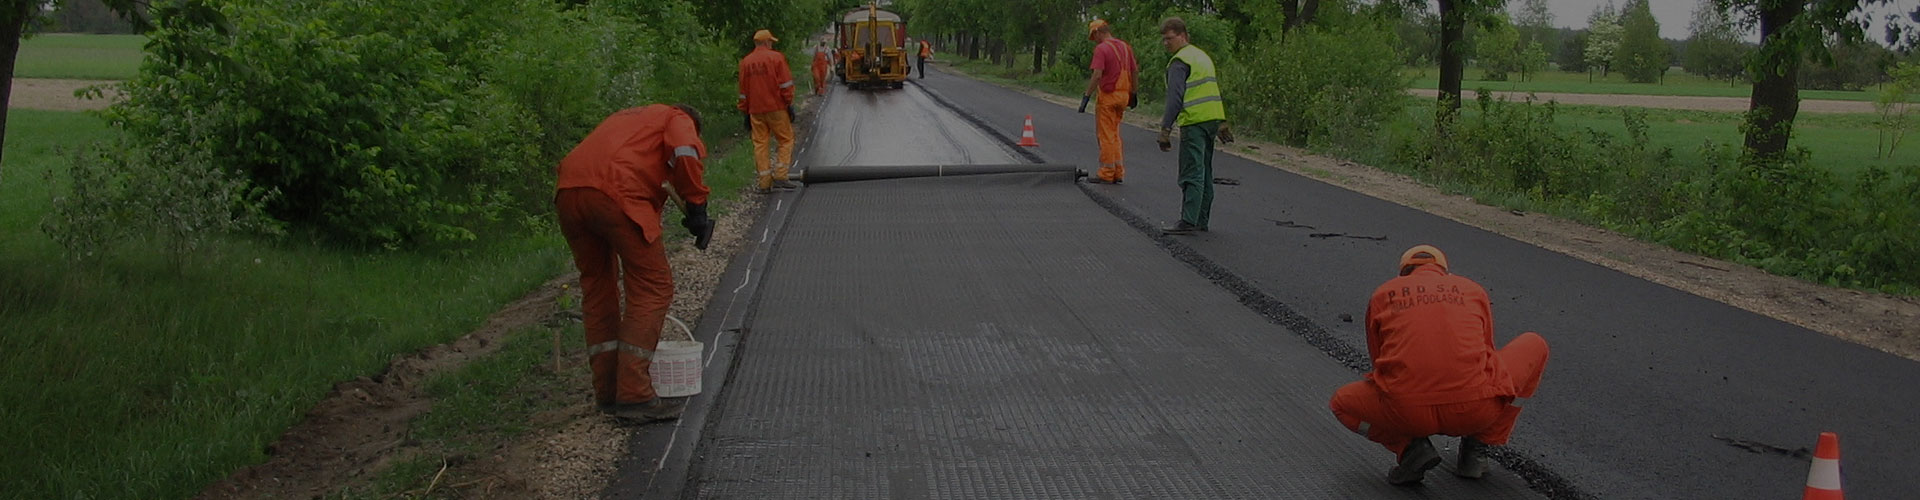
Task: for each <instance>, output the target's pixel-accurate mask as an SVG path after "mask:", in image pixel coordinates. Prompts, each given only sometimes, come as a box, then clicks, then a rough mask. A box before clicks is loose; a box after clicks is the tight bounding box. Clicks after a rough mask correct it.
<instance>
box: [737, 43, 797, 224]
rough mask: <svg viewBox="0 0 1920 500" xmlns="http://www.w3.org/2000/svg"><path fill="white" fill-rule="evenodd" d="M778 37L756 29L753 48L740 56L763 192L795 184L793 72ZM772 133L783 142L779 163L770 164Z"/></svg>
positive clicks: (743, 105)
mask: <svg viewBox="0 0 1920 500" xmlns="http://www.w3.org/2000/svg"><path fill="white" fill-rule="evenodd" d="M778 41H780V39H778V38H774V37H773V32H771V31H767V30H760V31H756V32H754V33H753V44H754V48H753V52H751V53H749V54H747V57H745V58H742V59H740V104H739V108H740V111H743V112H746V114H747V127H748V128H750V129H752V130H753V164H754V167H755V168H757V169H759V170H758V171H759V179H758V181H757V182H756V183H755V185H754V187H755V188H756V189H757V190H758V191H759V192H762V193H766V192H770V191H772V190H773V188H776V187H777V188H781V189H793V188H794V187H795V185H794V184H793V182H792V181H789V180H787V167H789V166H791V165H792V163H793V72H792V71H791V70H789V69H787V56H785V55H783V54H781V53H780V51H777V50H773V42H778ZM769 136H771V138H772V139H773V140H775V141H779V142H780V146H779V152H780V153H779V159H778V163H777V164H775V165H772V166H769V165H768V164H767V163H768V160H767V139H768V138H769Z"/></svg>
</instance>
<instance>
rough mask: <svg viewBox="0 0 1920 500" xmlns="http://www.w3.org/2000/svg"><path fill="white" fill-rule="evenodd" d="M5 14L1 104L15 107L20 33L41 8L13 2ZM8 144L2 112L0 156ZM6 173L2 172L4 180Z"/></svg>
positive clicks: (0, 16)
mask: <svg viewBox="0 0 1920 500" xmlns="http://www.w3.org/2000/svg"><path fill="white" fill-rule="evenodd" d="M5 8H6V9H7V10H6V12H5V13H0V38H4V39H3V40H0V77H4V79H0V103H6V104H7V105H8V108H9V109H11V108H12V105H13V63H14V61H15V60H17V59H18V58H19V57H20V31H21V30H23V29H26V26H27V20H28V19H29V18H32V17H33V14H35V13H36V12H37V11H38V9H39V8H40V3H39V2H11V3H8V4H6V5H5ZM6 143H7V114H6V112H5V111H0V156H4V154H5V152H6ZM5 178H6V177H5V172H0V180H4V179H5Z"/></svg>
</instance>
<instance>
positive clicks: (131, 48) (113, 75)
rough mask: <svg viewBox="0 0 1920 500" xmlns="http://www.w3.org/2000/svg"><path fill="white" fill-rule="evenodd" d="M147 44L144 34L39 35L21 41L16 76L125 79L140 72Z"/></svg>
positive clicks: (14, 74)
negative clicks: (144, 47)
mask: <svg viewBox="0 0 1920 500" xmlns="http://www.w3.org/2000/svg"><path fill="white" fill-rule="evenodd" d="M146 43H147V37H145V36H141V35H79V34H66V33H55V34H46V35H36V36H33V37H31V38H27V39H25V40H21V41H20V56H19V57H20V58H19V61H18V62H16V63H15V66H14V69H13V76H14V77H15V78H65V79H74V80H125V79H128V78H133V75H134V74H136V73H138V72H139V71H140V60H141V58H143V57H145V54H146V53H145V52H144V50H143V48H142V46H143V45H145V44H146Z"/></svg>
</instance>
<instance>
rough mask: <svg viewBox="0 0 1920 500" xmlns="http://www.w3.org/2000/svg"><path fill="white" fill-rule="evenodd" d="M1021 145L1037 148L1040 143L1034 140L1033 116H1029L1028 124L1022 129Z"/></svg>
mask: <svg viewBox="0 0 1920 500" xmlns="http://www.w3.org/2000/svg"><path fill="white" fill-rule="evenodd" d="M1020 145H1021V146H1027V147H1037V146H1039V145H1040V141H1039V140H1036V139H1034V138H1033V115H1027V124H1026V125H1025V126H1023V127H1021V128H1020Z"/></svg>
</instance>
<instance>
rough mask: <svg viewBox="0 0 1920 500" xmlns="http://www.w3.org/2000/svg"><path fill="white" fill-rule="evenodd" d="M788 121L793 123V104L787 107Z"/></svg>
mask: <svg viewBox="0 0 1920 500" xmlns="http://www.w3.org/2000/svg"><path fill="white" fill-rule="evenodd" d="M787 121H788V122H792V121H793V105H792V104H788V105H787Z"/></svg>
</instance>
